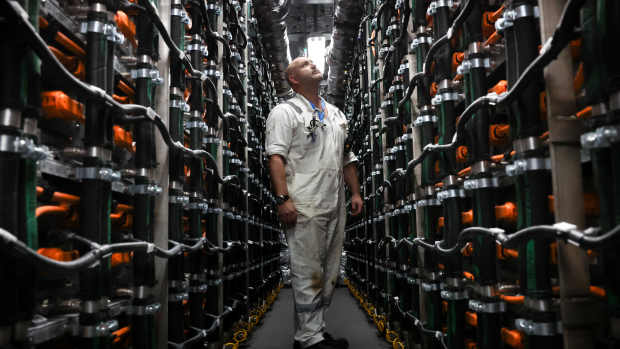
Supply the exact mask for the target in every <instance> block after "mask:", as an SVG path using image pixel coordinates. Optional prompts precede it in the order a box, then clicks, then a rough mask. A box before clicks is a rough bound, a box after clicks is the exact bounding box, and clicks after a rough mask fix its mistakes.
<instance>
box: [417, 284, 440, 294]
mask: <svg viewBox="0 0 620 349" xmlns="http://www.w3.org/2000/svg"><path fill="white" fill-rule="evenodd" d="M420 285H421V286H422V290H424V292H432V291H438V290H439V284H438V283H436V282H433V283H426V282H422V283H421V284H420Z"/></svg>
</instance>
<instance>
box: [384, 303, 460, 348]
mask: <svg viewBox="0 0 620 349" xmlns="http://www.w3.org/2000/svg"><path fill="white" fill-rule="evenodd" d="M393 300H394V304H395V305H396V309H397V310H398V312H399V313H400V314H401V316H403V317H407V318H409V319H411V320H413V326H415V328H417V329H418V330H419V331H420V332H421V333H423V334H426V335H430V336H432V337H435V338H436V339H437V340H438V341H439V343H441V346H442V347H443V348H444V349H448V346H447V345H446V343H445V341H444V336H445V334H444V333H443V332H441V331H434V330H429V329H427V328H426V327H424V323H423V322H422V321H421V320H420V319H418V318H417V317H416V316H415V315H413V314H411V312H408V311H405V310H403V308H401V306H400V299H399V298H398V297H393Z"/></svg>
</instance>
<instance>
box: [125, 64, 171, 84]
mask: <svg viewBox="0 0 620 349" xmlns="http://www.w3.org/2000/svg"><path fill="white" fill-rule="evenodd" d="M131 78H132V79H134V80H135V79H151V80H152V82H153V84H155V85H161V84H162V83H163V82H164V79H163V78H162V77H161V76H160V74H159V70H157V69H149V68H140V69H132V70H131Z"/></svg>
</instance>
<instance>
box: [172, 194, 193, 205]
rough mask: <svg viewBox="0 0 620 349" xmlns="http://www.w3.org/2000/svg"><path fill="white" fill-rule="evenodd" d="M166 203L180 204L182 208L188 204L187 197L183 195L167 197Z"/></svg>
mask: <svg viewBox="0 0 620 349" xmlns="http://www.w3.org/2000/svg"><path fill="white" fill-rule="evenodd" d="M168 202H169V203H171V204H181V205H183V206H185V205H188V204H189V196H185V195H170V196H168Z"/></svg>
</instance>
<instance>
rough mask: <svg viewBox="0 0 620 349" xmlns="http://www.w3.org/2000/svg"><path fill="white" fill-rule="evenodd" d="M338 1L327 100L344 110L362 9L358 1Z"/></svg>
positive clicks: (328, 61)
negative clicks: (348, 66) (347, 76)
mask: <svg viewBox="0 0 620 349" xmlns="http://www.w3.org/2000/svg"><path fill="white" fill-rule="evenodd" d="M336 1H337V3H336V9H335V10H334V28H333V30H332V39H331V40H332V41H331V45H330V49H329V54H328V57H327V64H328V65H329V75H328V77H327V100H328V102H330V103H332V104H334V105H335V106H337V107H338V108H340V109H342V108H343V107H344V94H345V72H346V68H347V64H350V63H351V58H352V56H353V47H354V45H355V42H356V40H357V34H358V27H359V23H360V20H361V17H362V8H361V7H360V5H359V1H357V0H336Z"/></svg>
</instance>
